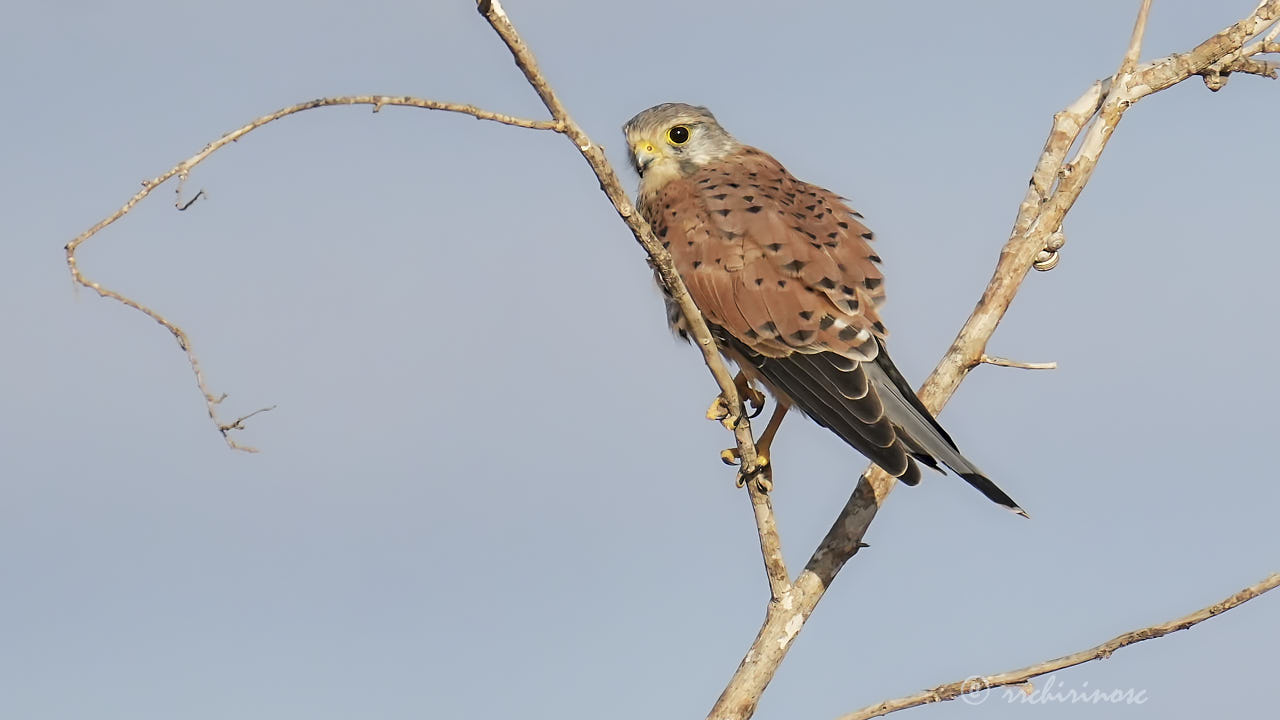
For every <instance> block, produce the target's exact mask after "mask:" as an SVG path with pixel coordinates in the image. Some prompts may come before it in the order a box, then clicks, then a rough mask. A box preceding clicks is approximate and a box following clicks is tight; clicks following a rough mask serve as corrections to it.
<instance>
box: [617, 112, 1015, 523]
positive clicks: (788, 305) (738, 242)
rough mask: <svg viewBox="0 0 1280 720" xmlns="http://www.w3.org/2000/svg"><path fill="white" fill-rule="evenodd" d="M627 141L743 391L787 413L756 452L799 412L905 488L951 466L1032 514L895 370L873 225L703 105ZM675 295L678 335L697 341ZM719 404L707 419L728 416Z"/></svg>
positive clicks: (653, 215) (632, 130)
mask: <svg viewBox="0 0 1280 720" xmlns="http://www.w3.org/2000/svg"><path fill="white" fill-rule="evenodd" d="M623 132H624V134H625V135H626V140H627V145H628V147H629V148H630V151H631V152H630V156H631V161H632V163H633V165H634V167H635V170H636V172H638V173H639V174H640V192H639V198H638V203H637V205H638V206H639V209H640V212H641V214H642V215H644V218H645V219H646V220H647V221H648V222H649V224H650V225H651V226H652V227H653V231H654V233H655V234H656V235H657V237H658V239H659V240H660V241H661V242H662V245H663V247H665V248H667V250H668V252H670V253H671V257H672V258H673V259H674V260H675V266H676V270H677V271H678V272H679V274H680V277H681V278H682V279H683V280H684V282H685V285H686V286H688V288H689V294H690V295H691V296H692V297H693V301H694V302H695V303H696V304H697V306H698V309H699V310H701V311H702V314H703V315H704V316H705V317H706V320H707V323H708V324H709V325H710V328H711V332H712V334H713V335H714V336H715V339H716V342H717V344H718V345H719V349H720V351H721V352H722V353H723V354H724V355H725V356H727V357H728V358H730V359H731V360H733V361H734V362H735V363H736V364H737V365H738V367H739V368H740V370H741V371H742V372H740V373H739V375H738V386H739V388H740V389H742V390H743V392H744V393H745V394H747V395H748V396H749V397H751V399H752V400H753V401H754V404H756V405H757V406H758V405H759V404H760V403H762V402H763V398H762V397H760V396H759V394H758V393H753V391H752V388H751V381H752V380H758V381H760V382H761V383H763V384H764V386H765V387H766V388H767V389H768V390H769V391H770V393H771V394H772V395H773V396H774V399H775V400H776V402H777V409H776V410H775V412H774V415H773V417H772V418H771V419H770V421H769V424H768V426H767V427H766V428H765V430H764V432H763V433H762V434H761V436H760V440H759V443H758V446H759V448H758V449H759V454H760V456H761V459H762V462H764V463H767V462H768V457H769V445H770V443H771V442H772V440H773V436H774V433H776V432H777V429H778V426H779V424H780V423H781V422H782V418H783V416H784V415H785V414H786V412H787V409H788V408H789V407H792V406H794V407H797V408H799V409H800V410H801V411H802V412H804V414H806V415H808V416H809V417H811V418H813V419H814V420H815V421H817V423H818V424H819V425H822V426H823V427H826V428H829V429H830V430H831V431H832V432H834V433H835V434H836V435H838V436H839V437H840V438H841V439H842V440H844V441H845V442H846V443H848V444H849V445H851V446H852V447H853V448H854V449H856V450H858V451H859V452H861V453H862V454H863V455H866V456H867V457H868V458H870V459H871V460H872V461H873V462H875V463H876V464H877V465H879V466H880V467H882V468H884V470H885V471H886V472H888V473H889V474H891V475H893V476H894V477H897V478H898V479H900V480H901V481H902V482H903V483H905V484H907V485H915V484H917V483H918V482H920V468H919V464H924V465H927V466H928V467H931V468H933V469H935V470H939V471H940V472H941V471H942V469H941V468H940V467H939V464H941V465H945V466H946V467H948V468H951V470H953V471H954V472H956V473H957V474H958V475H960V477H962V478H964V479H965V480H966V481H968V482H969V484H970V485H972V486H973V487H975V488H977V489H978V491H979V492H981V493H982V494H983V495H986V496H987V497H988V498H989V499H991V500H992V501H994V502H996V503H998V504H1000V505H1003V506H1005V507H1006V508H1009V509H1010V510H1013V511H1014V512H1016V513H1019V514H1021V515H1026V513H1025V512H1023V510H1022V508H1020V507H1018V504H1017V503H1015V502H1014V501H1013V499H1012V498H1010V497H1009V496H1008V495H1006V494H1005V493H1004V491H1002V490H1001V489H1000V488H998V487H996V485H995V483H993V482H991V481H990V480H989V479H987V477H986V476H985V475H984V474H983V473H982V471H981V470H979V469H978V468H977V467H976V466H975V465H974V464H973V463H971V462H969V461H968V460H967V459H965V457H964V456H963V455H961V454H960V451H959V450H958V449H957V448H956V444H955V443H954V442H953V441H952V440H951V437H950V436H949V435H948V434H947V432H946V431H945V430H943V429H942V426H941V425H939V424H938V421H937V420H936V419H934V417H933V415H932V414H930V412H929V411H928V409H926V408H925V407H924V404H923V403H921V402H920V399H919V398H918V397H916V394H915V391H913V390H912V389H911V386H910V385H908V384H907V381H906V380H905V379H903V377H902V374H901V373H900V372H898V368H896V367H895V366H894V364H893V361H892V360H890V359H889V354H888V352H887V351H886V350H885V336H886V334H887V331H886V330H885V327H884V325H883V324H882V323H881V322H880V317H879V315H878V313H877V309H878V308H879V307H880V305H881V304H882V303H883V302H884V297H885V291H884V282H883V280H884V276H883V275H882V274H881V272H880V267H879V264H880V257H879V256H877V255H876V254H875V252H874V251H873V250H872V249H871V245H870V243H869V241H870V240H871V239H872V234H871V232H870V231H869V230H868V229H867V228H866V226H865V225H863V224H862V215H860V214H859V213H857V212H854V211H853V210H852V209H850V207H849V206H848V205H846V204H845V201H844V200H843V199H842V198H840V197H839V196H837V195H835V194H834V193H831V192H830V191H828V190H825V189H823V188H820V187H818V186H816V185H810V184H809V183H806V182H803V181H801V180H798V179H796V178H795V177H794V176H792V175H791V174H790V173H789V172H787V170H786V169H785V168H783V167H782V165H781V164H780V163H779V162H778V161H777V160H775V159H773V157H772V156H770V155H769V154H767V153H765V152H763V151H761V150H758V149H756V148H754V147H751V146H749V145H744V144H742V143H740V142H738V140H737V139H735V138H734V137H733V136H732V135H730V134H729V133H728V132H726V131H725V129H724V128H722V127H720V124H719V123H718V122H716V119H715V117H714V116H713V115H712V114H711V112H710V111H708V110H707V109H706V108H703V107H695V106H692V105H684V104H681V103H666V104H663V105H657V106H654V107H651V108H649V109H648V110H645V111H644V112H642V113H640V114H639V115H636V116H635V117H633V118H631V120H630V121H628V122H627V124H626V125H625V126H624V127H623ZM660 284H661V283H660ZM663 290H664V292H665V291H666V288H663ZM666 297H667V318H668V321H669V322H670V324H671V327H672V329H673V330H675V331H676V332H677V333H678V334H679V335H680V336H681V337H684V338H685V339H688V332H687V328H686V326H685V319H684V316H683V314H682V313H681V311H680V309H679V307H678V306H677V305H676V304H675V303H674V302H673V301H672V300H671V298H670V295H669V294H667V296H666ZM719 403H720V406H719V408H718V409H717V405H716V404H715V403H713V404H712V409H711V410H709V411H708V416H709V417H724V416H725V415H727V408H725V407H724V405H723V399H719ZM726 452H730V451H726Z"/></svg>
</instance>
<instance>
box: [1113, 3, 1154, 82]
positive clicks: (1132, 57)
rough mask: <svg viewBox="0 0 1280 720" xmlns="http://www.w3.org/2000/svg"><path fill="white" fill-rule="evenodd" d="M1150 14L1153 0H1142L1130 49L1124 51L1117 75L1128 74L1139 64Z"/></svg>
mask: <svg viewBox="0 0 1280 720" xmlns="http://www.w3.org/2000/svg"><path fill="white" fill-rule="evenodd" d="M1150 14H1151V0H1142V7H1140V8H1138V19H1137V20H1136V21H1134V23H1133V34H1132V35H1130V36H1129V49H1128V50H1126V51H1125V53H1124V60H1122V61H1121V62H1120V70H1119V71H1117V72H1116V75H1117V76H1119V75H1128V74H1129V73H1131V72H1133V69H1134V68H1135V67H1137V66H1138V59H1139V57H1141V55H1142V38H1143V36H1145V35H1146V34H1147V16H1149V15H1150Z"/></svg>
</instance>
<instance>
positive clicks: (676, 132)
mask: <svg viewBox="0 0 1280 720" xmlns="http://www.w3.org/2000/svg"><path fill="white" fill-rule="evenodd" d="M689 135H690V132H689V126H688V125H676V126H675V127H673V128H671V129H670V130H668V131H667V142H670V143H671V144H672V145H683V144H685V143H687V142H689Z"/></svg>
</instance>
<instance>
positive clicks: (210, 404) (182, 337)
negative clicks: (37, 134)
mask: <svg viewBox="0 0 1280 720" xmlns="http://www.w3.org/2000/svg"><path fill="white" fill-rule="evenodd" d="M333 105H372V106H373V110H374V112H377V111H378V110H380V109H381V108H382V107H383V106H386V105H399V106H404V107H416V108H422V109H424V110H443V111H445V112H456V113H462V114H464V115H470V116H472V117H474V118H476V119H477V120H490V121H492V122H496V123H501V124H503V125H513V126H515V127H522V128H530V129H533V130H550V131H553V132H563V130H564V128H563V125H562V124H561V123H560V122H558V121H556V120H531V119H528V118H522V117H516V116H514V115H504V114H502V113H496V112H491V111H489V110H482V109H480V108H477V107H474V106H472V105H463V104H460V103H448V102H439V101H437V100H425V99H422V98H415V97H409V96H407V95H406V96H397V97H391V96H387V95H352V96H348V97H332V98H319V99H316V100H310V101H308V102H303V103H298V104H296V105H290V106H288V107H285V108H281V109H279V110H277V111H275V112H273V113H271V114H269V115H263V116H262V117H260V118H258V119H257V120H254V121H253V122H251V123H248V124H246V125H242V126H240V127H238V128H236V129H235V130H232V131H231V132H229V133H227V134H226V135H223V136H222V137H220V138H218V139H217V140H214V141H213V142H211V143H209V144H208V145H205V146H204V149H202V150H201V151H200V152H198V153H196V154H195V155H192V156H191V157H189V158H187V159H186V160H183V161H182V162H180V163H178V164H177V165H174V166H173V167H172V168H170V169H169V170H168V172H165V173H163V174H161V175H157V176H156V177H153V178H151V179H150V180H143V181H142V189H141V190H139V191H138V192H137V193H135V194H134V196H133V197H131V198H129V200H128V201H126V202H125V204H124V205H121V206H120V207H119V208H118V209H117V210H116V211H115V212H113V213H111V214H110V215H108V216H107V217H105V218H103V219H102V220H99V221H98V222H97V223H96V224H94V225H93V227H90V228H89V229H88V230H85V231H84V232H82V233H80V234H79V235H77V236H76V237H75V239H74V240H72V241H71V242H69V243H67V246H66V253H67V268H68V269H70V271H71V279H72V280H74V281H75V282H76V284H78V285H82V286H84V287H87V288H89V289H90V290H92V291H94V292H96V293H98V295H100V296H102V297H105V298H111V299H112V300H115V301H116V302H119V303H121V304H123V305H126V306H128V307H131V308H133V309H134V310H137V311H138V312H140V313H142V314H143V315H146V316H147V317H149V318H151V319H152V320H155V321H156V322H157V323H159V324H160V325H161V326H163V327H164V328H165V329H166V330H168V331H169V332H170V333H171V334H172V335H173V337H174V339H175V340H177V341H178V346H179V347H181V348H182V351H183V352H185V353H186V354H187V362H188V363H189V364H190V365H191V372H192V373H193V374H194V375H195V379H196V387H198V388H199V389H200V394H201V395H202V396H204V403H205V409H206V410H207V411H208V413H209V419H210V420H212V421H213V424H214V427H216V428H217V429H218V432H219V433H221V434H222V437H223V439H224V440H226V442H227V445H228V446H230V447H231V448H232V449H234V450H241V451H244V452H257V449H256V448H253V447H249V446H248V445H242V444H240V443H239V442H237V441H236V439H235V438H234V437H232V435H231V432H232V431H233V430H243V429H244V425H243V421H244V420H245V419H247V418H249V417H252V415H256V414H257V413H256V412H255V413H251V414H250V415H246V416H245V417H242V418H240V419H238V420H235V421H232V422H229V423H228V422H223V421H222V420H221V419H220V418H219V417H218V404H219V403H221V402H222V401H223V400H224V399H226V397H227V396H226V394H225V393H223V394H216V393H214V392H213V391H212V390H210V389H209V386H208V384H207V383H206V382H205V379H204V371H203V370H202V369H201V368H200V358H199V357H197V356H196V353H195V350H194V349H192V346H191V338H190V337H189V336H188V335H187V332H186V331H185V330H183V329H182V327H181V326H179V325H178V324H177V323H174V322H173V321H172V320H169V319H168V318H166V317H165V316H164V315H161V314H160V313H159V312H158V311H156V310H154V309H152V308H150V307H148V306H146V305H143V304H142V303H140V302H138V301H137V300H134V299H133V298H131V297H129V296H127V295H124V294H123V293H120V292H117V291H115V290H112V289H110V288H108V287H105V286H104V285H102V284H100V283H98V282H97V281H95V280H90V279H89V278H88V277H87V276H86V275H85V274H84V273H83V272H81V270H80V264H79V262H78V260H77V259H76V252H77V251H78V250H79V249H80V246H81V245H83V244H84V243H85V242H86V241H87V240H88V239H89V238H91V237H93V236H94V235H97V234H98V233H99V232H100V231H101V230H103V229H104V228H106V227H107V226H108V225H110V224H112V223H114V222H115V221H117V220H119V219H120V218H122V217H124V216H125V215H127V214H128V213H129V211H130V210H132V209H133V208H134V206H135V205H137V204H138V203H140V202H142V201H143V200H145V199H146V197H147V196H148V195H150V194H151V191H153V190H155V189H156V188H158V187H160V186H161V185H163V184H164V183H166V182H168V181H169V180H171V179H172V178H174V177H175V176H176V177H177V178H178V187H177V191H176V192H177V197H178V199H177V202H176V203H175V207H177V208H178V209H179V210H186V209H187V208H189V207H191V204H192V203H194V202H195V201H196V200H198V199H199V198H200V197H201V196H203V195H204V191H203V190H201V191H199V192H197V193H196V194H195V196H194V197H192V198H191V200H189V201H187V202H183V200H182V187H183V185H185V183H186V180H187V176H188V174H189V173H190V172H191V169H192V168H194V167H195V166H197V165H199V164H200V163H202V162H204V160H205V158H208V157H209V156H210V155H212V154H213V153H215V152H217V151H218V150H220V149H222V148H223V147H226V146H227V145H229V144H231V143H233V142H235V141H237V140H239V139H240V138H242V137H244V136H245V135H248V134H249V133H251V132H253V131H254V130H257V129H258V128H260V127H262V126H264V125H267V124H269V123H273V122H275V121H276V120H279V119H280V118H283V117H287V116H289V115H293V114H295V113H300V112H303V111H305V110H312V109H314V108H319V107H329V106H333Z"/></svg>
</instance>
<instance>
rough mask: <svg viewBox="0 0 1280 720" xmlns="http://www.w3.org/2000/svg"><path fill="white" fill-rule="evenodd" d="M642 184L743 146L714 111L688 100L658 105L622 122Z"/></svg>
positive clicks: (662, 182) (684, 171)
mask: <svg viewBox="0 0 1280 720" xmlns="http://www.w3.org/2000/svg"><path fill="white" fill-rule="evenodd" d="M622 132H623V135H625V136H626V139H627V148H628V149H629V150H630V152H629V156H630V159H631V166H632V167H633V168H635V171H636V172H637V173H639V175H640V178H641V185H642V186H650V187H653V186H660V185H665V184H666V183H667V182H669V181H671V180H674V179H676V178H680V177H688V176H689V175H692V174H693V173H695V172H697V171H698V169H700V168H701V167H703V166H704V165H707V164H708V163H712V162H715V161H717V160H720V159H722V158H724V157H725V156H727V155H730V154H732V153H734V152H736V151H737V150H738V149H739V148H741V147H742V143H739V142H738V141H737V140H736V139H735V138H734V137H733V136H732V135H730V134H729V133H728V132H727V131H725V129H724V128H722V127H720V123H718V122H716V118H715V116H714V115H712V114H711V111H710V110H708V109H706V108H704V107H698V106H696V105H686V104H684V103H663V104H661V105H654V106H653V107H651V108H649V109H648V110H645V111H643V112H641V113H639V114H638V115H636V116H635V117H633V118H631V119H630V120H628V121H627V124H626V125H623V126H622Z"/></svg>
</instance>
